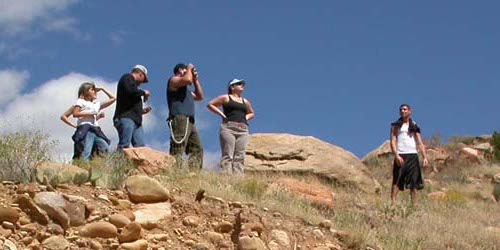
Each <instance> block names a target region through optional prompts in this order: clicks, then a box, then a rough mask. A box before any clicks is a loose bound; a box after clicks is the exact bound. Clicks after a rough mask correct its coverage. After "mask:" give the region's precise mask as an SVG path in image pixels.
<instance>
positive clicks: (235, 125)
mask: <svg viewBox="0 0 500 250" xmlns="http://www.w3.org/2000/svg"><path fill="white" fill-rule="evenodd" d="M248 139H249V134H248V125H246V124H245V123H241V122H225V123H222V125H221V127H220V147H221V152H222V157H221V160H220V166H221V169H222V172H223V173H226V174H237V175H242V174H243V169H244V166H245V162H244V161H245V149H246V147H247V144H248Z"/></svg>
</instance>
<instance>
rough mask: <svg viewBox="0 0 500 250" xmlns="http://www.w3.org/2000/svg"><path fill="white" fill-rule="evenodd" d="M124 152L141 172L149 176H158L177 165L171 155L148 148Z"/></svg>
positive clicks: (131, 149)
mask: <svg viewBox="0 0 500 250" xmlns="http://www.w3.org/2000/svg"><path fill="white" fill-rule="evenodd" d="M123 152H124V153H125V156H127V158H129V159H130V160H132V161H133V162H134V164H135V165H136V167H137V169H138V170H139V171H140V172H142V173H145V174H147V175H157V174H159V173H161V172H162V171H163V170H165V169H169V168H171V167H172V166H173V165H174V164H175V158H174V157H172V156H171V155H169V154H167V153H165V152H161V151H157V150H154V149H151V148H148V147H139V148H126V149H124V150H123Z"/></svg>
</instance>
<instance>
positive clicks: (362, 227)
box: [158, 166, 500, 249]
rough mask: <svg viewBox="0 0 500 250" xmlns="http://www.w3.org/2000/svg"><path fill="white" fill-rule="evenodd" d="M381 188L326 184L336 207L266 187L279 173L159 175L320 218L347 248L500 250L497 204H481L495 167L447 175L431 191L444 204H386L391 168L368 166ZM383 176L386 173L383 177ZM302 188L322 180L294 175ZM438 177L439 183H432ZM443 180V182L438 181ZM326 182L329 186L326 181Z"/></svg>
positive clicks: (403, 200) (405, 199) (191, 187)
mask: <svg viewBox="0 0 500 250" xmlns="http://www.w3.org/2000/svg"><path fill="white" fill-rule="evenodd" d="M373 170H374V171H376V172H377V175H378V176H382V178H381V179H379V181H380V182H381V183H382V184H383V186H384V191H383V192H382V194H378V195H376V194H366V193H361V192H358V191H357V190H355V189H352V188H348V187H339V186H336V185H333V184H329V186H330V187H331V188H332V189H333V191H334V193H335V195H336V196H335V197H336V198H335V209H334V211H332V210H325V209H321V208H318V207H316V206H314V205H312V204H310V203H308V202H306V201H304V200H302V199H301V198H299V197H296V196H293V195H292V194H290V193H288V192H286V191H284V190H279V189H273V188H270V184H271V183H272V182H273V180H276V179H278V178H279V177H286V176H285V175H282V174H276V173H267V174H247V175H246V176H245V177H235V176H225V175H220V174H217V173H211V172H200V173H199V174H186V173H179V172H170V173H166V175H164V176H161V177H158V178H159V179H160V181H162V182H163V183H164V184H165V185H166V186H168V187H170V188H173V187H177V188H180V189H181V190H184V191H188V192H191V193H196V191H198V190H199V189H204V190H205V191H206V193H207V194H208V195H210V196H216V197H220V198H222V199H225V200H228V201H239V202H242V203H247V202H248V203H253V204H255V205H256V206H257V207H266V208H268V209H270V210H271V211H277V212H280V213H283V214H287V215H290V216H295V217H298V218H302V219H304V220H305V221H307V222H309V223H312V224H317V223H319V222H320V221H322V220H324V219H329V220H331V221H332V222H333V224H334V227H335V229H337V230H342V231H346V232H348V233H349V236H348V237H345V238H343V239H342V240H343V242H344V244H345V245H346V246H347V247H348V248H349V249H366V248H367V247H372V248H380V249H499V247H498V246H497V245H498V244H497V243H498V242H500V235H494V234H493V233H491V232H489V231H488V230H487V228H488V227H498V228H500V205H499V204H497V203H493V202H492V201H491V200H490V199H487V197H488V193H489V195H491V192H492V190H493V185H492V184H491V183H488V182H487V181H485V180H486V179H488V178H491V176H493V175H494V174H495V173H498V172H500V168H499V167H487V166H482V167H475V168H466V169H463V170H461V171H450V172H449V173H447V176H448V177H447V178H445V179H446V180H447V181H448V182H446V183H445V184H446V186H442V187H433V189H440V188H442V189H443V190H447V191H446V198H445V199H443V200H438V201H434V200H429V199H428V198H427V197H426V194H427V193H428V192H430V191H431V190H432V189H429V188H428V189H425V190H422V191H421V192H419V197H420V200H419V203H418V205H417V206H416V207H414V206H412V205H411V204H410V202H409V194H408V192H403V193H400V197H399V203H398V204H396V205H394V206H391V205H390V202H389V188H390V187H389V186H390V178H386V177H388V176H390V168H385V167H379V168H376V169H373ZM386 172H389V174H387V173H386ZM466 176H476V177H481V178H480V179H481V180H483V181H482V182H481V185H479V186H480V187H481V188H483V189H484V190H486V191H483V190H479V189H478V188H475V185H478V184H474V183H469V182H468V180H467V178H466ZM294 177H295V178H299V179H301V180H302V181H304V182H307V183H322V184H325V182H324V181H323V180H321V179H318V178H317V177H314V176H294ZM437 179H439V178H437ZM439 182H441V181H439ZM327 185H328V184H327Z"/></svg>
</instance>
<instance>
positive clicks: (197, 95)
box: [193, 68, 205, 101]
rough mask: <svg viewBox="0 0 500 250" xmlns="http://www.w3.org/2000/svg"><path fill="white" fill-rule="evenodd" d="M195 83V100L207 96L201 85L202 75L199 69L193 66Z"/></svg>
mask: <svg viewBox="0 0 500 250" xmlns="http://www.w3.org/2000/svg"><path fill="white" fill-rule="evenodd" d="M193 84H194V92H193V97H194V100H195V101H201V100H203V98H204V97H205V94H204V93H203V88H202V87H201V82H200V77H199V76H198V71H196V69H194V68H193Z"/></svg>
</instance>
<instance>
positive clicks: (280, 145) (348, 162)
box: [245, 134, 380, 192]
mask: <svg viewBox="0 0 500 250" xmlns="http://www.w3.org/2000/svg"><path fill="white" fill-rule="evenodd" d="M245 165H246V170H247V171H281V172H305V173H313V174H316V175H319V176H322V177H326V178H328V179H331V180H333V181H335V182H337V183H339V184H345V185H352V186H355V187H357V188H359V189H360V190H363V191H365V192H375V191H378V190H379V189H380V184H379V183H378V182H377V181H376V180H374V179H373V178H372V177H371V175H370V173H369V172H368V170H367V169H366V167H365V166H364V165H363V163H362V162H361V160H359V159H358V158H357V157H356V156H355V155H354V154H352V153H351V152H348V151H346V150H344V149H342V148H340V147H338V146H335V145H331V144H328V143H326V142H323V141H321V140H319V139H316V138H314V137H311V136H297V135H290V134H253V135H252V136H251V138H250V142H249V144H248V147H247V151H246V159H245Z"/></svg>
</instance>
